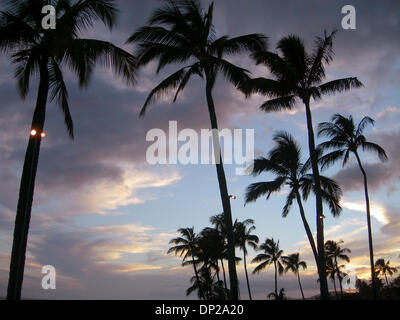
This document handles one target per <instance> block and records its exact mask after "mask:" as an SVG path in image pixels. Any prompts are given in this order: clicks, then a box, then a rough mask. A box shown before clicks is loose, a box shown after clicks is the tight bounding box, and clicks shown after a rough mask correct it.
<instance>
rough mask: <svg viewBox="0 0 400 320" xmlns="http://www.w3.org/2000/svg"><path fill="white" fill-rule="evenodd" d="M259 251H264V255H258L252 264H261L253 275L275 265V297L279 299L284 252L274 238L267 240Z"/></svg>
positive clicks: (259, 247) (260, 246)
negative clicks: (279, 279) (279, 280)
mask: <svg viewBox="0 0 400 320" xmlns="http://www.w3.org/2000/svg"><path fill="white" fill-rule="evenodd" d="M257 250H260V251H261V250H262V251H264V253H260V254H258V255H257V256H256V257H255V258H254V259H253V260H252V261H251V263H259V262H261V263H260V264H259V265H258V266H257V267H256V268H255V269H254V270H253V274H255V273H259V272H260V271H262V270H264V269H265V268H266V267H267V266H269V265H271V264H274V270H275V290H274V291H275V297H278V296H279V295H278V273H279V275H282V274H283V271H284V268H283V265H282V254H283V250H281V249H280V248H279V240H278V242H275V241H274V238H271V239H268V238H267V239H266V240H265V242H264V243H262V244H261V245H259V246H258V248H257Z"/></svg>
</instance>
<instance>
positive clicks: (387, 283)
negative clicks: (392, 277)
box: [384, 272, 389, 287]
mask: <svg viewBox="0 0 400 320" xmlns="http://www.w3.org/2000/svg"><path fill="white" fill-rule="evenodd" d="M384 274H385V280H386V285H387V286H388V287H389V281H388V279H387V275H386V272H385V273H384Z"/></svg>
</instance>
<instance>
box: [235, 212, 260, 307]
mask: <svg viewBox="0 0 400 320" xmlns="http://www.w3.org/2000/svg"><path fill="white" fill-rule="evenodd" d="M255 229H256V227H255V226H254V220H252V219H246V220H244V221H241V222H238V221H235V223H234V225H233V230H234V234H235V241H236V243H237V246H238V247H239V248H240V250H242V251H243V265H244V272H245V275H246V282H247V290H248V292H249V298H250V300H253V299H252V296H251V290H250V283H249V275H248V274H247V263H246V256H247V253H248V252H247V248H246V244H247V245H249V246H250V247H252V248H253V249H256V248H257V243H258V241H259V239H258V237H257V236H256V235H255V234H252V232H253V231H254V230H255Z"/></svg>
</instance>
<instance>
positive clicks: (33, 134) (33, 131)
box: [31, 129, 37, 137]
mask: <svg viewBox="0 0 400 320" xmlns="http://www.w3.org/2000/svg"><path fill="white" fill-rule="evenodd" d="M36 134H37V131H36V130H35V129H33V130H32V131H31V136H32V137H34V136H36Z"/></svg>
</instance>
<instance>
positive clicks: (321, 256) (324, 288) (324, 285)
mask: <svg viewBox="0 0 400 320" xmlns="http://www.w3.org/2000/svg"><path fill="white" fill-rule="evenodd" d="M309 100H310V99H309V98H308V100H304V104H305V106H306V116H307V129H308V146H309V151H310V160H311V166H312V172H313V176H314V184H315V198H316V208H317V216H316V225H317V248H318V263H317V267H318V275H319V284H320V291H321V299H323V300H324V299H329V293H328V282H327V279H326V266H325V242H324V220H323V217H324V215H323V207H322V197H321V182H320V175H319V168H318V157H317V152H316V150H315V138H314V129H313V124H312V115H311V109H310V101H309Z"/></svg>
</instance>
